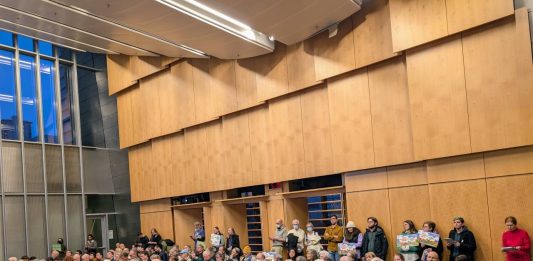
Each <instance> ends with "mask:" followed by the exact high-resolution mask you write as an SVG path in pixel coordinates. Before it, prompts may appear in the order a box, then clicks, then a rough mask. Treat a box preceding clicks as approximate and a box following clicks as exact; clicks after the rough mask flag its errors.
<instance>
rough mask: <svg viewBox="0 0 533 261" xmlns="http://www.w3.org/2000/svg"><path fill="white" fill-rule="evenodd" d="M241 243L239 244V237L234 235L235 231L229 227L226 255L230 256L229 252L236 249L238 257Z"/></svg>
mask: <svg viewBox="0 0 533 261" xmlns="http://www.w3.org/2000/svg"><path fill="white" fill-rule="evenodd" d="M240 244H241V243H240V242H239V235H237V233H235V229H234V228H232V227H229V228H228V238H227V239H226V251H227V253H228V254H231V250H232V249H233V248H238V249H239V251H237V252H238V254H239V256H240V254H241V253H240V248H241V245H240Z"/></svg>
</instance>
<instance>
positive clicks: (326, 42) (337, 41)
mask: <svg viewBox="0 0 533 261" xmlns="http://www.w3.org/2000/svg"><path fill="white" fill-rule="evenodd" d="M352 29H353V27H352V20H351V19H346V20H344V21H342V22H341V23H340V24H339V26H338V31H337V35H335V36H333V37H332V38H329V33H328V32H327V31H326V32H322V33H320V34H319V35H317V36H315V37H313V38H311V39H310V44H311V45H312V46H313V53H314V56H315V76H316V80H317V81H318V80H324V79H326V78H329V77H332V76H335V75H339V74H341V73H344V72H347V71H351V70H353V69H355V58H354V57H355V55H354V52H355V47H354V41H353V31H352Z"/></svg>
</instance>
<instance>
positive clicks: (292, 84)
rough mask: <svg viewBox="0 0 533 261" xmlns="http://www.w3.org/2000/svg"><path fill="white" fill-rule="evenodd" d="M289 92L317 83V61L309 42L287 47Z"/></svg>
mask: <svg viewBox="0 0 533 261" xmlns="http://www.w3.org/2000/svg"><path fill="white" fill-rule="evenodd" d="M287 74H288V81H289V92H292V91H296V90H299V89H302V88H304V87H307V86H311V85H313V84H315V83H316V81H315V79H316V76H315V59H314V56H313V47H312V46H311V44H310V43H309V40H307V41H303V42H299V43H296V44H293V45H289V46H287Z"/></svg>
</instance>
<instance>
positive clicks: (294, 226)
mask: <svg viewBox="0 0 533 261" xmlns="http://www.w3.org/2000/svg"><path fill="white" fill-rule="evenodd" d="M299 227H300V225H292V228H294V229H296V230H298V228H299Z"/></svg>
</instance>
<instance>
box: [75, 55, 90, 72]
mask: <svg viewBox="0 0 533 261" xmlns="http://www.w3.org/2000/svg"><path fill="white" fill-rule="evenodd" d="M76 63H77V64H79V65H84V66H87V67H92V68H94V61H93V55H92V54H91V53H89V52H77V53H76Z"/></svg>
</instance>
